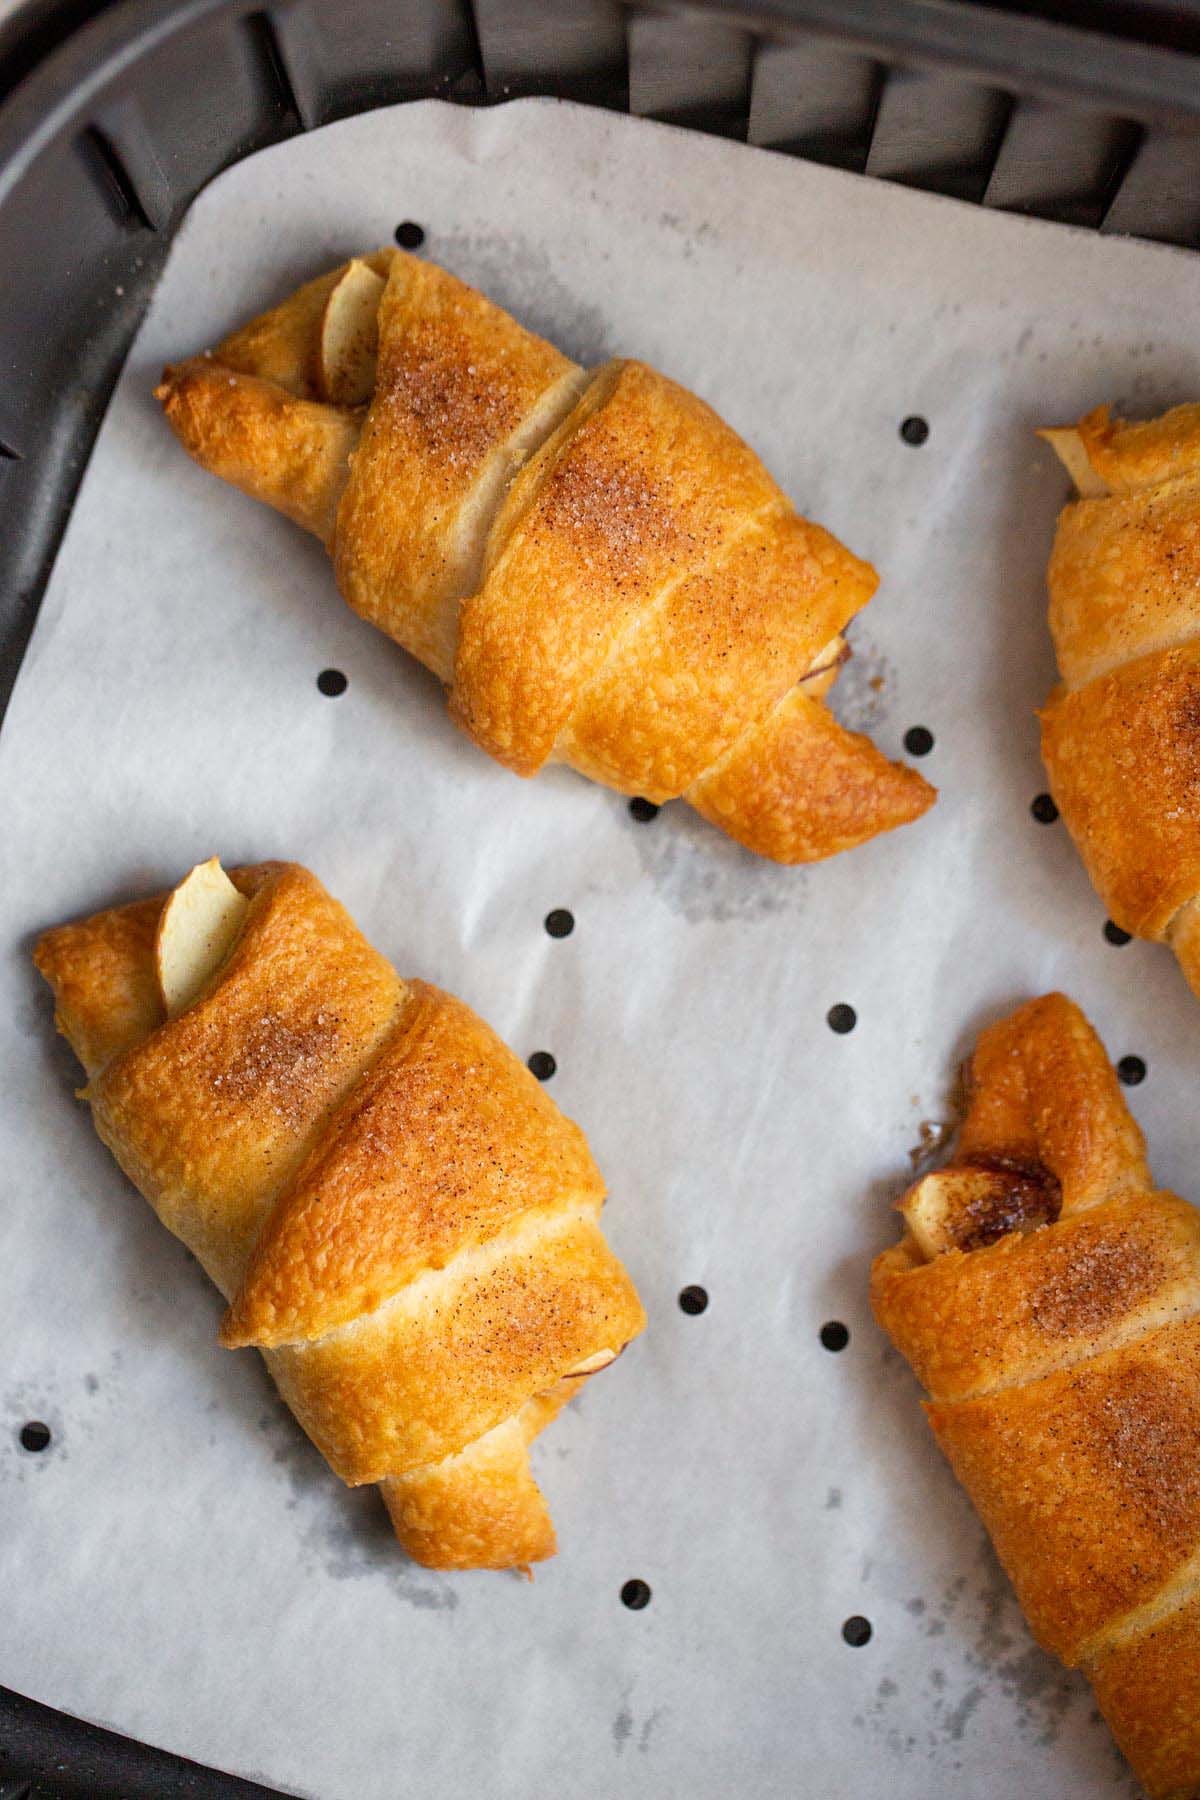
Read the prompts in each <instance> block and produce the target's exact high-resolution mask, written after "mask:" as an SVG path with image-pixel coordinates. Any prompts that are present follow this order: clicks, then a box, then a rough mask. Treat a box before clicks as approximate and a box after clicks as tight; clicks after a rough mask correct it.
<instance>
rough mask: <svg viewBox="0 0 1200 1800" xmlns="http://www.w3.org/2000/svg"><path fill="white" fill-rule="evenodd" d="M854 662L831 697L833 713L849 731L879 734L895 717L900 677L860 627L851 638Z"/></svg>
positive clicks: (849, 664)
mask: <svg viewBox="0 0 1200 1800" xmlns="http://www.w3.org/2000/svg"><path fill="white" fill-rule="evenodd" d="M849 643H850V658H849V661H848V662H846V663H845V664H844V665H843V667H842V669H841V672H840V673H839V675H838V678H837V680H836V681H835V682H834V684H833V687H832V689H831V690H830V694H829V710H830V712H832V714H833V716H834V718H835V719H837V721H838V723H839V724H840V725H844V726H845V727H846V730H847V731H865V732H868V733H870V732H873V731H878V729H879V727H880V726H881V725H883V724H884V723H886V721H887V719H888V718H889V717H890V715H891V710H892V701H893V698H894V695H895V688H896V675H895V670H894V669H893V667H892V664H891V662H890V660H889V659H888V658H887V657H886V656H885V655H884V654H883V651H882V650H881V649H880V648H879V646H878V644H876V643H875V642H874V640H873V639H872V638H871V636H870V635H869V633H867V632H866V631H864V630H863V629H862V628H861V627H860V626H858V625H856V626H855V627H854V629H853V630H852V631H851V632H850V634H849Z"/></svg>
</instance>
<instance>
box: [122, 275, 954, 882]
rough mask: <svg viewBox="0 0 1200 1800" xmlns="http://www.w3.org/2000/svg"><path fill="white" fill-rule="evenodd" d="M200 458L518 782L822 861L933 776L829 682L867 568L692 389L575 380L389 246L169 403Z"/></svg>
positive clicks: (165, 395) (474, 297) (520, 333)
mask: <svg viewBox="0 0 1200 1800" xmlns="http://www.w3.org/2000/svg"><path fill="white" fill-rule="evenodd" d="M157 394H158V398H159V399H160V400H161V402H162V404H163V407H164V409H165V411H166V415H167V418H168V419H169V420H170V422H171V424H172V426H173V427H174V429H175V432H176V434H177V435H178V437H179V439H180V441H181V442H182V444H183V445H184V447H185V448H186V449H187V450H188V451H189V452H190V454H191V455H192V456H194V457H195V458H196V460H197V461H198V462H200V463H202V464H203V465H204V467H205V468H207V469H210V470H212V472H213V473H214V474H216V475H220V476H222V477H223V478H224V479H225V480H226V481H230V482H232V483H233V484H234V485H235V486H237V487H240V488H242V489H243V490H244V492H246V493H248V494H251V495H253V496H254V498H255V499H258V500H263V501H266V502H267V504H268V505H270V506H274V507H276V508H278V510H279V511H280V512H283V513H286V514H287V516H288V517H289V518H291V519H294V520H295V521H296V522H297V523H298V524H300V525H303V526H304V527H306V529H308V530H309V531H311V532H314V533H315V534H316V535H317V536H318V537H319V538H320V539H321V540H322V542H323V543H324V544H325V545H326V547H327V548H328V550H329V553H330V555H331V557H332V558H333V564H334V570H335V574H336V576H337V581H338V585H339V587H340V588H341V591H342V593H343V594H344V595H345V597H346V599H347V600H348V601H349V603H350V605H351V606H352V607H353V608H354V610H355V611H356V612H358V613H361V614H362V616H363V617H364V618H366V619H369V620H371V622H372V623H373V624H375V625H378V626H379V627H380V629H381V630H382V631H385V632H387V634H388V636H389V637H392V638H394V639H395V640H396V642H397V643H399V644H402V645H403V646H404V648H405V649H406V650H408V651H410V652H411V654H412V655H413V656H416V657H418V658H419V659H420V661H421V662H423V663H424V664H425V665H426V666H427V667H428V668H430V669H432V670H433V672H434V673H435V674H436V675H437V676H438V677H439V679H440V680H441V681H442V682H444V683H445V685H446V687H447V688H448V689H449V694H450V710H451V713H452V715H453V717H454V718H455V719H456V720H457V722H458V723H459V724H460V725H461V726H462V727H463V729H464V730H465V731H467V732H468V733H469V734H470V736H471V737H472V738H474V740H475V742H476V743H477V744H479V745H481V747H482V748H483V749H484V750H486V751H488V752H489V753H490V754H491V755H492V756H494V757H495V758H496V759H497V760H498V761H499V762H501V763H503V764H505V765H506V766H507V767H508V768H510V769H513V770H515V771H516V772H517V773H518V774H520V775H534V774H536V773H537V771H538V770H539V769H541V768H542V767H544V766H545V764H546V763H548V762H553V761H559V762H566V763H569V764H570V765H571V767H572V768H575V769H578V770H579V771H580V772H581V773H582V774H584V775H588V776H590V777H591V778H592V779H593V780H595V781H600V782H603V783H605V784H606V785H607V786H609V787H613V788H616V789H618V790H619V791H620V792H621V793H626V794H636V795H642V796H644V797H645V798H647V799H649V800H653V801H656V802H662V801H666V800H672V799H675V798H677V797H679V796H682V797H683V798H684V799H685V800H686V801H687V802H688V804H689V805H690V806H693V807H695V808H696V810H697V811H698V812H700V813H702V814H703V815H704V817H705V818H707V819H709V820H711V821H712V822H713V823H714V824H716V825H719V826H720V827H721V829H722V830H723V831H726V832H728V833H729V834H730V836H732V837H734V838H736V839H737V840H738V841H739V842H740V843H742V844H745V845H746V846H747V847H748V848H749V849H751V850H754V851H757V852H758V853H759V854H760V855H763V856H768V857H773V858H774V859H775V860H776V861H779V862H784V863H795V862H810V861H814V860H816V859H817V858H820V857H824V856H831V855H833V854H834V852H835V851H838V850H845V849H848V848H850V847H851V846H852V845H854V844H858V843H861V842H863V840H864V839H866V838H870V837H873V836H875V834H876V833H878V832H880V831H886V830H889V829H891V827H893V826H895V825H902V824H904V823H906V822H907V821H908V820H910V819H915V818H916V817H918V816H919V815H920V814H921V813H923V812H924V811H925V810H926V808H927V807H928V806H930V805H931V804H932V801H933V799H934V791H933V789H932V788H931V787H929V785H928V784H927V783H926V782H925V781H924V780H923V779H922V778H921V776H920V775H918V774H917V772H916V771H915V770H914V769H911V768H907V767H904V766H901V765H899V764H895V763H890V762H888V761H887V760H886V759H885V758H884V757H883V756H882V755H881V754H880V753H879V751H877V750H876V749H875V747H874V745H873V744H872V743H871V742H870V740H869V739H867V738H865V737H863V736H861V735H858V734H856V733H853V732H848V731H845V730H843V729H842V727H841V726H840V725H838V723H837V722H836V720H835V719H834V718H833V716H832V714H830V713H829V711H828V710H827V709H826V707H825V706H824V705H823V703H822V702H823V696H824V694H825V693H826V691H827V690H828V687H829V685H830V683H831V682H832V681H833V679H834V677H835V675H836V673H837V669H838V666H839V664H840V662H841V661H842V660H843V658H844V656H845V655H846V653H847V652H846V647H845V644H844V641H843V639H842V635H841V634H842V631H843V628H844V627H845V626H846V625H847V624H848V622H849V621H850V620H851V619H852V618H853V616H854V614H855V613H856V612H858V610H859V608H860V607H862V606H864V605H865V604H866V602H867V601H868V600H869V599H870V597H871V594H872V593H873V592H874V590H875V587H876V583H877V577H876V575H875V572H874V570H873V569H871V568H870V567H869V566H868V565H867V564H866V563H863V562H860V561H859V560H858V558H857V557H855V556H852V555H851V554H850V552H849V551H848V550H846V549H845V548H844V546H843V545H841V544H840V543H838V541H837V540H836V538H833V537H831V536H830V534H829V533H828V532H827V531H823V530H822V529H821V527H820V526H819V525H813V524H810V523H809V522H808V521H807V520H805V519H802V518H801V517H800V516H799V515H798V513H797V512H796V510H795V508H794V507H793V506H792V504H791V502H790V501H789V500H788V499H787V497H786V496H785V495H784V494H783V493H782V491H781V490H780V488H779V487H778V486H777V485H776V483H775V482H774V481H773V480H772V479H771V477H770V476H769V475H768V474H767V471H766V470H765V469H764V467H763V465H762V463H761V462H760V461H759V460H758V458H757V457H756V456H755V455H754V454H753V452H752V451H751V450H749V449H748V448H747V446H746V445H745V444H743V443H742V441H741V439H740V438H738V437H737V436H736V435H735V434H734V433H733V432H732V431H731V430H730V429H729V427H728V426H727V425H725V424H724V423H723V422H722V421H721V420H720V419H719V418H718V417H717V415H716V414H715V413H714V412H712V411H711V409H710V408H709V407H707V406H705V405H704V403H703V402H702V401H700V400H698V399H697V398H696V397H695V395H694V394H690V393H688V392H687V391H686V390H685V389H683V388H681V387H678V386H677V385H676V384H675V383H674V382H673V381H668V380H667V379H666V377H665V376H663V375H658V374H656V373H655V371H654V370H653V369H649V368H647V367H646V366H645V364H643V363H639V362H622V361H618V362H610V363H606V364H605V365H604V366H603V367H602V368H599V369H596V370H593V371H591V372H590V373H585V372H584V370H583V369H581V368H579V367H578V366H577V365H576V364H575V363H573V362H571V361H569V359H568V358H567V357H565V356H563V355H561V354H560V353H559V351H557V350H556V349H555V348H554V347H553V345H551V344H548V343H545V342H544V341H543V340H542V339H541V338H538V337H535V336H534V335H533V334H532V332H529V331H526V330H524V329H523V328H522V327H521V326H520V325H518V323H517V322H516V320H515V319H513V318H511V317H510V316H509V314H507V313H506V312H503V311H502V310H501V309H500V308H499V307H498V306H495V305H493V304H492V302H491V301H489V300H487V299H485V298H484V297H483V296H482V295H481V294H478V293H476V292H475V291H474V290H473V289H471V288H469V287H467V286H465V285H464V284H463V283H462V282H461V281H458V280H456V279H455V277H454V276H453V275H449V274H447V273H446V271H445V270H443V269H439V268H436V267H435V266H434V265H433V264H432V263H428V262H423V261H421V260H420V259H419V258H416V257H413V256H407V255H405V254H404V253H403V252H402V251H398V250H380V251H377V252H375V253H374V254H373V255H371V256H367V257H363V258H357V259H355V260H354V261H352V262H350V263H347V264H344V265H343V266H342V267H341V268H338V269H335V270H333V271H332V272H331V273H330V274H328V275H325V276H322V277H321V278H320V279H319V280H317V281H313V282H310V283H309V284H308V286H307V287H303V288H301V289H300V291H299V292H298V293H296V294H294V295H292V297H291V298H290V299H289V300H286V301H285V302H284V303H283V304H282V305H281V306H278V307H276V308H275V309H274V311H272V312H268V313H265V314H263V316H262V317H261V318H258V319H255V320H253V321H252V323H251V324H249V325H247V326H245V327H244V328H243V329H242V330H240V331H236V332H234V334H233V335H232V336H231V337H229V338H226V340H225V341H224V343H222V344H221V345H219V346H218V348H217V349H216V350H214V351H210V352H208V353H207V354H205V355H203V356H198V357H194V358H193V359H192V360H191V361H189V362H185V363H181V364H180V365H179V366H178V367H175V368H169V369H167V370H166V372H165V374H164V376H163V379H162V383H161V385H160V386H159V388H158V390H157Z"/></svg>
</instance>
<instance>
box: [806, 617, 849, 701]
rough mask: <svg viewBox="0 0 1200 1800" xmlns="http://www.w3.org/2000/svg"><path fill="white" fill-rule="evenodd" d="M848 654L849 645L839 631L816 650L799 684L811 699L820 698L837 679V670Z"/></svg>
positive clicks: (847, 657)
mask: <svg viewBox="0 0 1200 1800" xmlns="http://www.w3.org/2000/svg"><path fill="white" fill-rule="evenodd" d="M849 656H850V646H849V644H848V643H847V642H846V640H845V638H844V637H843V636H842V634H841V632H840V631H839V632H838V634H837V636H836V637H835V638H830V640H829V642H828V643H827V644H826V645H825V646H824V648H823V649H821V650H818V652H817V654H816V656H815V657H814V659H813V664H812V667H811V668H810V669H808V670H806V671H805V673H804V674H803V675H802V676H801V677H800V681H799V685H800V686H801V687H802V688H803V689H804V692H805V693H806V694H808V695H809V696H810V697H811V698H812V699H814V700H819V699H821V697H822V696H823V695H824V694H827V693H828V692H829V690H830V688H831V687H832V686H833V684H834V682H835V681H836V680H837V678H838V672H839V670H840V669H841V666H842V664H843V663H844V662H846V661H847V660H848V659H849Z"/></svg>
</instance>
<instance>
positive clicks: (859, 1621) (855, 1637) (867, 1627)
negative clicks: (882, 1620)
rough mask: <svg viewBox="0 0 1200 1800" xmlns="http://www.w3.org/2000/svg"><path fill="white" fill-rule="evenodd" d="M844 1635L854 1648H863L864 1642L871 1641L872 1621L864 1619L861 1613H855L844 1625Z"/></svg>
mask: <svg viewBox="0 0 1200 1800" xmlns="http://www.w3.org/2000/svg"><path fill="white" fill-rule="evenodd" d="M842 1636H843V1637H844V1638H845V1640H846V1642H847V1643H848V1644H849V1645H850V1646H851V1648H852V1649H854V1650H861V1649H862V1647H863V1645H864V1644H869V1643H870V1641H871V1621H870V1619H864V1618H863V1616H862V1614H861V1613H855V1614H854V1616H853V1617H852V1618H849V1619H847V1620H846V1623H845V1624H844V1625H843V1626H842Z"/></svg>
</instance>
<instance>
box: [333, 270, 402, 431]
mask: <svg viewBox="0 0 1200 1800" xmlns="http://www.w3.org/2000/svg"><path fill="white" fill-rule="evenodd" d="M386 286H387V283H386V281H384V279H383V277H382V275H377V274H376V273H375V271H374V269H372V268H371V266H370V265H369V264H368V263H365V262H361V261H360V260H359V258H358V257H355V259H354V261H353V262H351V263H347V265H346V273H345V274H344V275H343V276H342V279H341V280H340V281H339V282H338V284H337V286H336V287H335V288H334V290H333V292H332V293H331V294H330V296H329V298H328V300H327V301H326V302H325V311H324V312H323V313H322V315H321V349H320V359H319V366H320V384H321V391H322V394H323V395H324V397H325V399H326V400H331V401H332V402H333V404H334V405H335V406H363V405H365V404H366V402H367V401H368V400H369V399H370V398H371V395H372V394H373V393H374V392H375V362H376V358H377V357H378V355H379V302H380V301H381V300H382V299H383V290H384V288H385V287H386Z"/></svg>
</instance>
